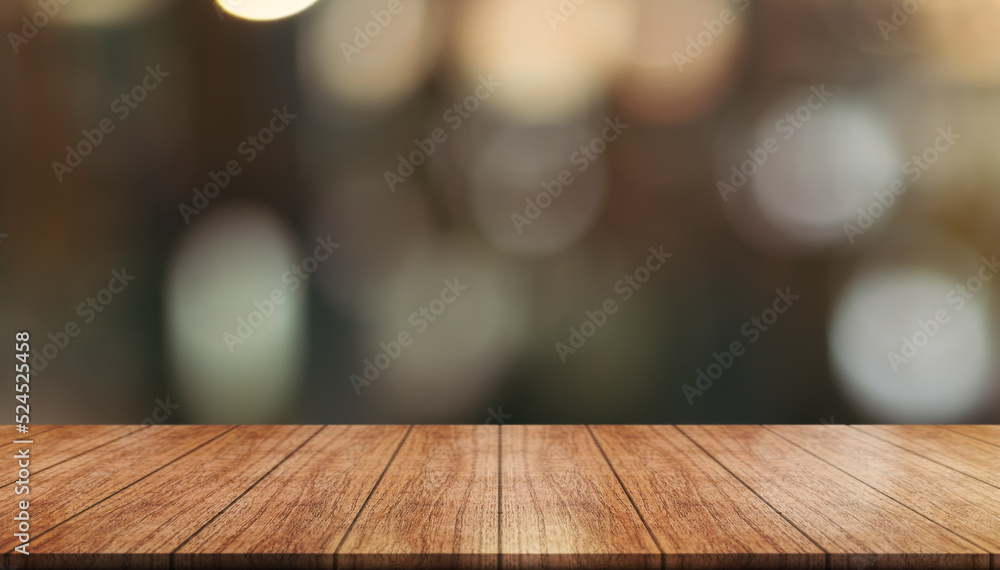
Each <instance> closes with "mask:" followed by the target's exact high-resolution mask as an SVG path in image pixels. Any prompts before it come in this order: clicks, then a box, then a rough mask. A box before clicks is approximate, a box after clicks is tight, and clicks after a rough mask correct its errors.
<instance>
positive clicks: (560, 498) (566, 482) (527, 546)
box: [500, 426, 661, 568]
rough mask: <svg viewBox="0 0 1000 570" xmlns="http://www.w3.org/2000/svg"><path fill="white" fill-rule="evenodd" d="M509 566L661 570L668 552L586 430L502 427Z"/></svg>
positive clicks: (503, 526) (505, 561)
mask: <svg viewBox="0 0 1000 570" xmlns="http://www.w3.org/2000/svg"><path fill="white" fill-rule="evenodd" d="M501 458H502V475H501V486H502V496H501V514H500V530H501V537H502V542H501V553H502V555H501V564H502V566H503V567H504V568H539V567H558V568H659V567H660V565H661V552H660V550H659V548H658V547H657V546H656V543H655V542H654V541H653V538H652V537H651V536H650V534H649V531H648V530H647V529H646V527H645V525H644V524H643V522H642V520H641V519H640V517H639V515H638V513H637V512H636V511H635V508H634V507H633V506H632V504H631V502H630V501H629V499H628V497H627V496H626V494H625V491H624V490H623V489H622V487H621V485H620V484H619V483H618V480H617V479H616V478H615V475H614V473H613V472H612V470H611V467H610V466H609V465H608V462H607V461H606V460H605V459H604V456H603V455H602V454H601V451H600V449H599V448H598V447H597V445H596V443H595V442H594V439H593V437H591V435H590V433H589V432H588V430H587V428H586V427H585V426H503V427H502V428H501Z"/></svg>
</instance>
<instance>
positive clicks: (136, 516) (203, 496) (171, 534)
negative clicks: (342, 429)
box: [10, 426, 319, 568]
mask: <svg viewBox="0 0 1000 570" xmlns="http://www.w3.org/2000/svg"><path fill="white" fill-rule="evenodd" d="M318 430H319V427H318V426H239V427H236V428H234V429H232V430H230V431H227V432H225V433H224V434H222V435H221V436H219V437H218V438H215V439H213V440H212V441H210V442H209V443H207V444H205V445H204V446H202V447H199V448H198V449H196V450H195V451H194V452H192V453H190V454H188V455H185V456H184V457H182V458H181V459H178V460H177V461H175V462H174V463H173V464H172V465H171V468H170V469H164V470H160V471H157V472H155V473H153V474H151V475H150V476H148V477H146V478H145V479H143V480H141V481H139V482H137V483H135V484H133V485H131V486H129V487H126V488H124V489H122V490H121V491H120V492H118V493H116V494H114V495H112V496H111V497H109V498H107V499H105V500H103V501H101V502H100V503H98V504H96V505H94V506H93V507H91V508H89V509H87V510H84V511H82V512H81V513H79V514H77V515H74V516H73V517H72V518H70V519H69V520H67V521H66V522H64V523H62V524H60V525H59V526H56V527H55V528H53V529H51V530H49V531H47V532H43V533H40V534H38V535H36V536H35V537H33V539H32V541H31V546H32V549H31V551H30V552H31V554H30V555H29V556H23V555H20V554H16V553H15V554H11V555H10V561H11V562H13V563H15V564H18V565H22V566H28V565H30V566H31V567H50V568H66V567H74V566H105V565H112V566H124V565H129V566H145V567H158V568H167V567H169V556H170V553H171V552H173V551H174V549H176V548H177V547H179V546H180V545H181V544H182V543H183V542H184V541H185V540H187V538H189V537H190V536H191V535H192V534H194V533H195V532H196V531H197V530H198V529H199V528H201V527H202V526H204V525H205V524H207V523H208V522H209V521H210V520H212V518H213V517H214V516H215V515H217V514H218V513H219V512H221V511H222V509H224V508H225V507H226V506H227V505H228V504H230V503H231V502H233V501H234V500H236V499H237V498H238V497H239V496H240V495H241V494H242V493H243V492H244V491H246V490H247V489H249V488H250V486H251V485H253V484H254V483H256V482H257V481H258V480H259V479H260V478H261V477H263V476H264V475H265V474H267V472H268V471H270V470H271V469H273V468H274V467H275V466H276V465H277V464H278V463H279V462H281V461H282V460H283V459H285V458H286V457H287V456H288V455H290V454H291V453H292V452H293V451H294V450H295V449H296V448H297V447H298V446H299V445H301V444H302V443H304V442H305V441H306V439H308V438H309V437H310V436H312V435H313V434H315V433H316V432H317V431H318ZM150 453H159V450H150ZM76 553H87V555H86V556H81V555H79V554H76Z"/></svg>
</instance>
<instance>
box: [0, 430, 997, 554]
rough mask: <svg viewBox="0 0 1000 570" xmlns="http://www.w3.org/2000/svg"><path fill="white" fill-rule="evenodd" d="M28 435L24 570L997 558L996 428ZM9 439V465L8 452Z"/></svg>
mask: <svg viewBox="0 0 1000 570" xmlns="http://www.w3.org/2000/svg"><path fill="white" fill-rule="evenodd" d="M4 429H6V430H7V432H5V433H8V434H11V435H13V436H15V437H21V436H20V435H19V434H16V433H15V432H14V430H13V428H12V427H9V426H8V427H6V428H4ZM28 438H29V439H32V440H33V441H34V443H33V444H31V446H30V448H31V476H30V480H31V494H30V501H31V507H30V512H31V525H32V526H31V543H30V545H29V551H30V552H31V555H30V556H28V557H25V556H24V555H21V554H17V553H14V552H13V547H14V546H16V545H17V544H18V543H17V542H16V541H15V540H14V539H13V533H14V532H15V530H14V521H13V520H12V519H13V515H14V513H16V512H17V511H16V510H15V507H16V503H17V500H19V499H23V498H25V497H23V496H21V497H18V496H16V495H15V494H14V485H12V484H8V485H6V486H5V488H6V491H5V492H7V493H8V499H7V501H8V502H7V503H6V505H7V511H6V512H7V513H8V516H7V520H8V523H7V524H8V528H9V531H8V532H5V533H3V534H0V542H2V545H3V547H4V552H5V554H4V556H5V560H4V562H5V563H7V564H8V565H16V566H18V567H29V568H30V567H39V568H42V567H49V568H68V567H73V568H75V567H126V566H127V567H138V568H220V567H222V568H226V567H228V568H253V567H256V568H338V567H339V568H350V567H359V568H378V567H462V568H498V567H507V568H516V567H550V568H581V567H593V568H597V567H600V568H605V567H616V566H617V567H628V568H633V567H643V566H645V567H650V568H728V567H750V568H753V567H758V568H773V567H786V568H809V567H812V568H844V569H852V570H853V569H857V568H903V567H921V568H923V567H941V568H981V569H983V570H986V569H988V568H990V564H991V554H992V563H993V568H994V570H996V569H997V568H1000V565H998V564H997V562H998V560H1000V445H998V444H1000V428H997V427H995V426H676V427H675V426H591V427H588V426H511V425H505V426H413V427H410V426H350V427H345V426H239V427H232V426H153V427H140V426H45V429H43V426H32V433H30V434H29V435H28ZM12 440H13V438H12V439H11V440H8V441H12ZM2 445H3V447H4V448H5V449H6V451H7V452H9V454H8V457H9V458H11V454H12V453H13V451H14V449H15V448H17V447H18V445H16V444H12V443H7V444H2ZM21 447H24V446H21ZM9 461H10V464H9V465H10V467H8V469H10V470H11V473H14V469H15V465H16V461H15V460H13V459H12V458H11V459H9Z"/></svg>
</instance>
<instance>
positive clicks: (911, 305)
mask: <svg viewBox="0 0 1000 570" xmlns="http://www.w3.org/2000/svg"><path fill="white" fill-rule="evenodd" d="M975 276H976V270H975V269H971V270H970V273H969V274H968V275H963V276H961V277H956V275H955V274H951V273H945V272H941V271H938V270H935V269H933V268H930V267H926V266H897V267H881V268H877V269H873V270H869V271H866V272H864V273H862V274H860V275H857V276H855V277H854V278H853V279H852V280H851V281H850V282H849V283H848V284H847V286H846V287H845V289H844V290H843V291H842V292H841V294H840V297H839V299H838V300H837V301H836V304H835V305H834V308H833V316H832V320H831V323H830V332H829V338H830V341H829V342H830V352H831V359H832V361H833V366H834V369H835V371H836V373H837V375H838V376H839V379H840V380H841V382H842V383H843V387H844V389H845V390H846V391H847V393H848V395H850V396H851V398H852V399H853V400H854V401H855V402H857V404H858V405H859V406H860V407H861V408H863V409H864V410H866V411H867V412H868V413H870V414H871V415H872V418H874V419H875V420H877V421H884V422H895V423H949V422H962V421H963V420H966V419H968V418H969V417H970V415H971V414H972V413H974V412H975V411H976V410H977V408H978V407H979V406H980V405H981V404H982V403H983V402H984V400H985V399H986V397H987V396H989V395H990V392H991V391H992V390H993V389H994V388H995V387H996V386H994V385H992V381H991V380H992V375H993V365H994V364H995V363H994V362H993V361H992V357H991V353H992V351H993V347H994V346H995V342H996V339H995V338H994V335H993V333H992V331H991V328H990V325H989V322H990V309H989V306H990V303H989V291H988V289H987V288H986V287H984V288H982V289H977V291H976V292H972V291H971V288H969V287H968V284H969V283H971V281H967V280H968V279H971V278H975ZM981 284H982V283H981V282H980V285H981ZM960 286H961V287H965V289H964V290H963V292H959V291H958V289H957V287H960ZM973 287H975V285H974V284H973ZM987 287H988V286H987ZM968 295H971V298H968Z"/></svg>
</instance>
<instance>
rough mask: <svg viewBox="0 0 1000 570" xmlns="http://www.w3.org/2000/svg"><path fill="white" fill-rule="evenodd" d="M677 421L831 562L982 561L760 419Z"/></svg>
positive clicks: (966, 564) (971, 548) (969, 564)
mask: <svg viewBox="0 0 1000 570" xmlns="http://www.w3.org/2000/svg"><path fill="white" fill-rule="evenodd" d="M816 427H818V428H820V429H829V427H833V426H816ZM679 429H680V430H681V431H682V432H684V433H685V434H687V435H688V436H690V437H691V439H692V440H694V441H695V442H696V443H698V445H700V446H701V447H702V448H703V449H704V450H705V451H707V452H708V453H709V454H710V455H712V457H714V458H715V459H716V460H718V461H719V462H720V463H722V464H723V465H724V466H725V467H726V468H727V469H728V470H729V471H730V472H732V473H733V474H734V475H736V476H737V477H739V478H740V480H742V481H743V482H744V483H746V484H747V485H748V486H749V487H750V488H752V489H753V490H754V491H756V492H757V494H758V495H760V496H761V497H762V498H763V499H764V500H765V501H767V502H768V503H769V504H770V505H772V506H773V507H774V508H775V509H777V510H778V512H780V513H782V514H783V515H784V516H785V518H787V519H788V520H789V521H791V522H792V524H794V525H795V526H796V527H798V528H799V529H801V530H802V532H804V533H805V534H806V535H808V536H809V537H810V538H812V539H813V540H814V541H816V543H817V544H818V545H819V546H820V547H822V548H823V549H824V550H826V551H827V552H828V553H830V554H829V566H830V568H858V567H862V568H869V567H878V568H908V567H921V568H926V567H935V568H981V569H984V570H985V569H986V568H989V565H990V557H989V554H988V553H987V552H986V551H984V550H983V549H981V548H978V547H977V546H975V545H973V544H972V543H970V542H969V541H967V540H965V539H963V538H960V537H958V536H956V535H955V534H954V533H952V532H951V531H949V530H947V529H944V528H942V527H941V526H939V525H937V524H935V523H933V522H931V521H929V520H927V518H925V517H924V516H922V515H919V514H917V513H915V512H913V511H912V510H910V509H909V508H908V507H905V506H903V505H901V504H899V503H898V502H896V501H894V500H892V499H890V498H888V497H886V496H885V495H883V494H882V493H879V492H878V491H876V490H874V489H872V488H871V487H869V486H868V485H866V484H864V483H862V482H860V481H858V480H857V479H855V478H853V477H851V476H850V475H847V474H846V473H844V472H843V471H840V470H839V469H837V468H835V467H833V466H831V465H830V464H828V463H826V462H825V461H822V460H820V459H819V458H817V457H815V456H813V455H810V454H809V453H807V452H806V451H804V450H803V449H801V448H800V447H798V446H796V445H793V444H792V443H789V442H788V441H786V440H785V439H783V438H782V437H779V436H778V435H776V434H775V433H773V432H770V431H768V430H766V429H764V428H762V427H759V426H679ZM796 429H800V428H799V426H796ZM859 435H860V434H859Z"/></svg>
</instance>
